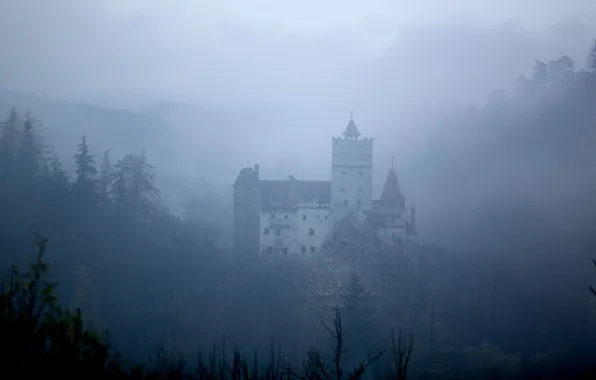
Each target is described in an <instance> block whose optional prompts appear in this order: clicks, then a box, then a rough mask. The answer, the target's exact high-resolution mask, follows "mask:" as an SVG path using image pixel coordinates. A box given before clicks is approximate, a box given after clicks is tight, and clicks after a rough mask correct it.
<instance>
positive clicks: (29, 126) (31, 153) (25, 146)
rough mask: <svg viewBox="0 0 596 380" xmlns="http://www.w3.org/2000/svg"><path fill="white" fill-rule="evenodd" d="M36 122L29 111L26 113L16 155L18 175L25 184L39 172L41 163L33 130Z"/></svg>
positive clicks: (40, 154)
mask: <svg viewBox="0 0 596 380" xmlns="http://www.w3.org/2000/svg"><path fill="white" fill-rule="evenodd" d="M36 124H37V120H35V119H33V118H32V117H31V115H30V114H29V113H26V114H25V121H24V122H23V133H22V135H21V143H20V146H19V149H18V150H17V157H16V158H17V162H18V166H19V177H20V178H21V179H22V180H24V182H25V185H26V186H30V185H31V183H32V181H33V180H35V178H36V177H37V175H39V174H40V171H41V168H42V165H43V156H42V151H41V146H40V145H39V138H38V136H37V135H36V133H35V130H34V127H35V125H36Z"/></svg>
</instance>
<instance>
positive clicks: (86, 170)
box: [73, 135, 97, 183]
mask: <svg viewBox="0 0 596 380" xmlns="http://www.w3.org/2000/svg"><path fill="white" fill-rule="evenodd" d="M73 157H74V159H75V163H76V173H77V183H81V182H84V181H91V180H93V179H94V177H95V175H96V174H97V167H96V164H95V157H93V155H92V154H91V153H89V146H88V145H87V138H86V137H85V135H83V136H81V142H80V143H79V145H77V153H75V155H74V156H73Z"/></svg>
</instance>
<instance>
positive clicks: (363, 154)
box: [331, 137, 373, 212]
mask: <svg viewBox="0 0 596 380" xmlns="http://www.w3.org/2000/svg"><path fill="white" fill-rule="evenodd" d="M332 143H333V146H332V158H331V202H332V209H333V211H334V212H336V211H338V212H340V211H341V210H342V209H357V210H358V209H359V210H363V211H369V210H371V209H372V199H373V194H372V185H373V178H372V175H373V174H372V168H373V140H372V138H362V137H358V138H346V137H334V138H333V139H332Z"/></svg>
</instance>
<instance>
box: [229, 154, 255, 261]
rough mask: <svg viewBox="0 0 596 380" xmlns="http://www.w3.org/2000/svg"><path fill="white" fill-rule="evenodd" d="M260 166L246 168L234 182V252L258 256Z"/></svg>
mask: <svg viewBox="0 0 596 380" xmlns="http://www.w3.org/2000/svg"><path fill="white" fill-rule="evenodd" d="M261 206H262V199H261V189H260V181H259V165H255V166H254V168H244V169H242V170H241V171H240V173H239V174H238V177H237V178H236V182H234V252H235V253H236V254H242V255H258V254H259V252H260V249H261V245H260V244H261V243H260V237H261Z"/></svg>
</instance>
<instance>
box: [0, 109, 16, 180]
mask: <svg viewBox="0 0 596 380" xmlns="http://www.w3.org/2000/svg"><path fill="white" fill-rule="evenodd" d="M18 126H19V114H18V112H17V109H16V108H14V107H13V108H12V109H11V110H10V113H9V115H8V118H7V120H6V121H5V122H4V123H2V124H0V127H1V128H0V178H3V179H4V180H8V179H9V178H10V177H11V176H12V174H13V172H14V165H15V158H16V153H17V143H18V134H19V131H18Z"/></svg>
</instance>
